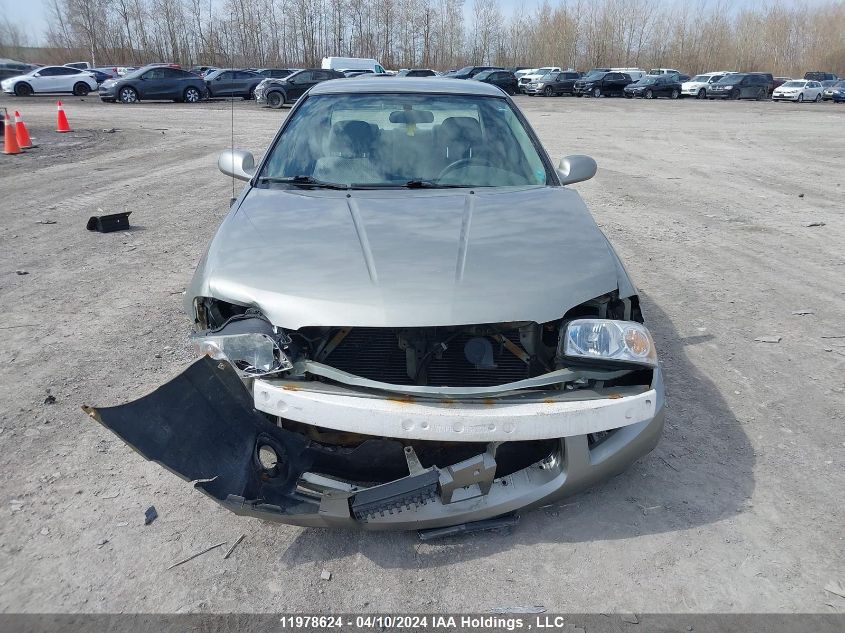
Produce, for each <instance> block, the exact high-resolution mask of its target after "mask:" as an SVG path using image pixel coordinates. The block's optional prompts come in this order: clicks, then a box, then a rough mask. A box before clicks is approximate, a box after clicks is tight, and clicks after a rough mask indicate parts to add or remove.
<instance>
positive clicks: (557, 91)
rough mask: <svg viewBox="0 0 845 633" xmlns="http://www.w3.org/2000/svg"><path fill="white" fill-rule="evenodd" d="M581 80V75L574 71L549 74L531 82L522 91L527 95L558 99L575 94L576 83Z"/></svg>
mask: <svg viewBox="0 0 845 633" xmlns="http://www.w3.org/2000/svg"><path fill="white" fill-rule="evenodd" d="M580 78H581V73H579V72H575V71H573V70H569V71H563V72H559V73H548V74H547V75H543V76H542V77H541V78H540V79H538V80H537V81H532V82H530V83H529V84H528V85H527V86H525V87H523V89H522V91H523V92H524V93H525V94H527V95H543V96H544V97H556V96H558V95H571V94H575V82H576V81H578V80H579V79H580Z"/></svg>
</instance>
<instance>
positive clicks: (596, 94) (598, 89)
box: [593, 88, 601, 99]
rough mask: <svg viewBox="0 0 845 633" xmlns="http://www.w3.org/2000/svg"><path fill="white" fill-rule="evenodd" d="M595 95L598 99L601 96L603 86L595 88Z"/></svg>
mask: <svg viewBox="0 0 845 633" xmlns="http://www.w3.org/2000/svg"><path fill="white" fill-rule="evenodd" d="M593 96H594V97H595V98H596V99H598V98H599V97H600V96H601V88H593Z"/></svg>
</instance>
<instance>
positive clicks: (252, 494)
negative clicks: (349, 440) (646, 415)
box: [83, 357, 663, 530]
mask: <svg viewBox="0 0 845 633" xmlns="http://www.w3.org/2000/svg"><path fill="white" fill-rule="evenodd" d="M653 387H655V388H656V393H657V394H658V396H659V399H660V402H659V403H658V406H657V410H656V413H655V415H654V417H652V418H650V419H647V420H644V421H642V422H638V423H636V424H632V425H630V426H626V427H624V428H620V429H618V430H617V431H615V432H614V433H613V434H612V435H610V436H609V437H608V438H607V439H606V440H605V441H603V442H601V443H600V444H598V445H597V446H594V447H592V448H591V447H590V446H589V444H588V439H587V436H586V435H578V436H571V437H563V438H561V439H560V441H559V443H558V449H557V450H556V451H555V452H554V453H553V454H552V455H550V456H549V458H548V459H546V460H544V462H542V463H539V464H535V465H533V466H529V467H528V468H524V469H522V470H519V471H517V472H514V473H512V474H509V475H507V476H504V477H500V478H497V477H496V461H495V452H496V450H495V446H496V444H495V443H492V444H490V445H489V448H488V452H485V453H481V454H479V455H476V456H475V457H471V458H469V459H465V460H464V461H462V462H459V463H457V464H452V465H450V466H447V467H444V468H438V467H435V466H431V467H428V468H424V467H423V466H422V465H421V464H420V463H419V460H418V459H417V458H416V455H415V453H414V450H413V448H411V447H410V446H406V447H405V449H404V452H405V458H406V460H407V465H408V473H409V474H408V475H407V476H405V477H401V478H399V479H396V480H393V481H389V482H387V483H383V484H380V485H376V486H371V487H365V486H356V485H355V484H350V483H347V482H343V481H340V480H334V479H331V478H328V477H324V476H322V475H320V474H319V473H314V472H311V471H310V469H311V468H312V466H315V465H318V464H319V463H320V461H321V460H322V461H323V463H325V459H326V458H327V457H328V458H333V456H334V452H333V448H332V447H324V446H322V445H320V444H318V443H315V442H312V441H310V440H308V439H307V438H306V437H304V436H302V435H300V434H298V433H293V432H291V431H287V430H285V429H282V428H280V427H278V426H276V425H274V424H272V423H271V422H269V421H268V420H267V419H266V418H265V417H264V416H263V415H262V414H260V413H258V412H257V411H256V410H255V409H254V404H253V398H252V396H251V395H250V393H249V392H248V391H247V389H246V388H245V387H244V385H243V383H242V382H241V380H240V378H239V377H238V374H237V372H236V371H235V369H234V368H233V367H232V366H231V365H230V364H229V363H227V362H225V361H216V360H213V359H211V358H209V357H204V358H201V359H200V360H198V361H196V362H194V363H193V364H192V365H191V366H190V367H188V369H186V370H185V371H184V372H183V373H182V374H180V375H179V376H177V377H176V378H174V379H173V380H171V381H170V382H168V383H166V384H165V385H163V386H161V387H159V388H158V389H156V390H155V391H154V392H153V393H151V394H149V395H148V396H144V397H143V398H140V399H139V400H136V401H134V402H130V403H128V404H124V405H120V406H116V407H107V408H93V407H87V406H86V407H83V409H84V410H85V412H86V413H88V415H90V416H91V417H92V418H93V419H94V420H96V421H97V422H99V423H101V424H102V425H103V426H105V427H106V428H107V429H109V430H110V431H112V432H113V433H115V434H116V435H118V436H119V437H120V438H121V439H122V440H124V441H125V442H126V443H127V444H129V445H130V446H131V447H132V448H134V449H135V450H136V451H138V452H139V453H140V454H141V455H143V456H144V457H145V458H146V459H148V460H151V461H154V462H157V463H159V464H161V465H162V466H164V467H165V468H167V469H168V470H170V471H171V472H173V473H175V474H176V475H178V476H179V477H181V478H183V479H185V480H187V481H191V482H192V483H193V484H194V486H195V487H196V488H198V489H199V490H201V491H202V492H204V493H205V494H207V495H208V496H210V497H211V498H213V499H214V500H216V501H217V502H218V503H220V504H221V505H223V506H224V507H226V508H228V509H229V510H231V511H232V512H235V513H236V514H240V515H246V516H254V517H259V518H262V519H270V520H278V521H281V522H284V523H290V524H295V525H303V526H313V527H358V528H363V529H368V530H384V529H394V530H396V529H406V530H407V529H424V528H437V527H445V526H450V525H457V524H461V523H466V522H471V521H480V520H483V519H489V518H492V517H497V516H501V515H504V514H508V513H512V512H514V511H516V510H519V509H522V508H529V507H536V506H538V505H542V504H545V503H549V502H551V501H553V500H555V499H558V498H560V497H563V496H566V495H568V494H572V493H574V492H578V491H580V490H582V489H584V488H586V487H588V486H589V485H591V484H593V483H595V482H597V481H601V480H603V479H606V478H607V477H609V476H611V475H614V474H617V473H619V472H621V471H622V470H624V469H625V468H627V467H628V466H629V465H630V464H631V463H632V462H633V461H634V460H635V459H637V458H638V457H640V456H641V455H643V454H645V453H647V452H648V451H649V450H651V449H652V448H653V447H654V445H655V444H656V443H657V441H658V438H659V436H660V433H661V431H662V428H663V402H662V384H661V383H660V377H659V373H657V379H656V384H655V385H653ZM268 456H269V459H268ZM315 484H316V486H315ZM315 490H316V492H315Z"/></svg>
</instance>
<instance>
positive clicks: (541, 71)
mask: <svg viewBox="0 0 845 633" xmlns="http://www.w3.org/2000/svg"><path fill="white" fill-rule="evenodd" d="M559 72H560V67H558V66H543V67H542V68H537V69H536V70H534V72H530V73H526V74H524V75H522V76H521V77H519V78H518V79H517V81H518V82H519V91H520V92H525V89H526V88H528V84H530V83H531V82H534V81H539V80H540V78H541V77H545V76H546V75H548V74H549V73H559Z"/></svg>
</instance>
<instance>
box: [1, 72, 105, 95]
mask: <svg viewBox="0 0 845 633" xmlns="http://www.w3.org/2000/svg"><path fill="white" fill-rule="evenodd" d="M0 86H2V88H3V92H6V93H9V94H15V95H17V96H19V97H27V96H29V95H31V94H33V93H45V92H70V93H73V94H75V95H78V96H82V95H87V94H88V93H89V92H91V91H93V90H96V89H97V80H96V79H94V76H93V75H92V74H91V73H89V72H86V71H84V70H80V69H78V68H69V67H67V66H42V67H41V68H36V69H35V70H33V71H31V72H29V73H26V74H25V75H18V76H17V77H9V78H8V79H5V80H3V82H0Z"/></svg>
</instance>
